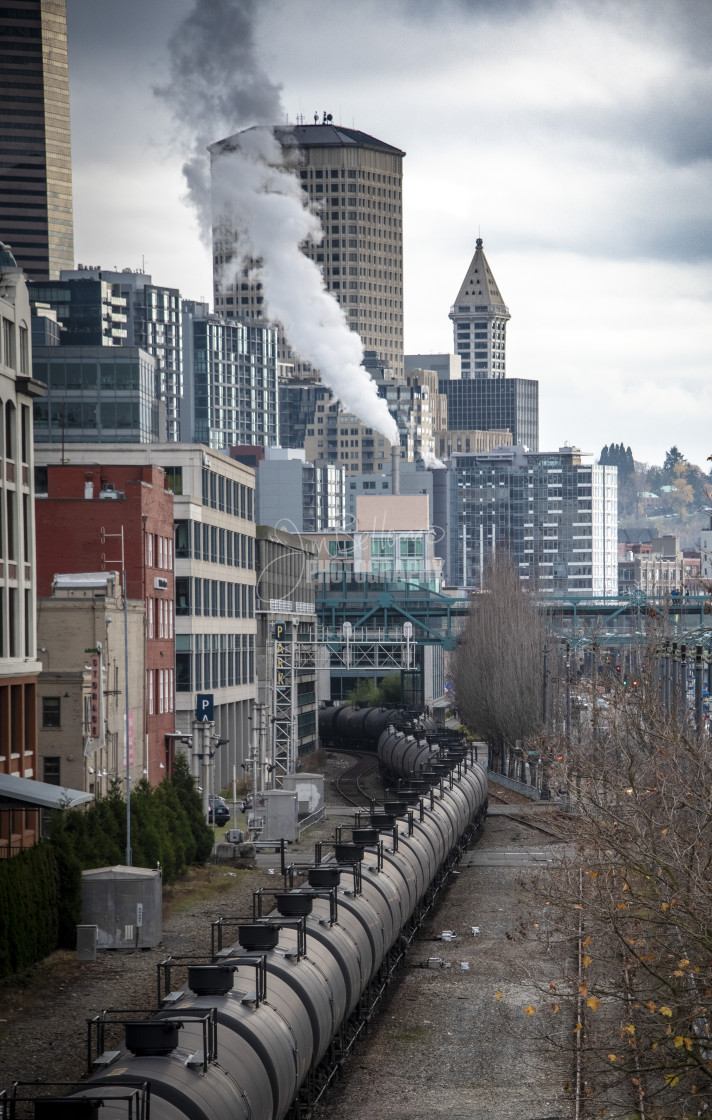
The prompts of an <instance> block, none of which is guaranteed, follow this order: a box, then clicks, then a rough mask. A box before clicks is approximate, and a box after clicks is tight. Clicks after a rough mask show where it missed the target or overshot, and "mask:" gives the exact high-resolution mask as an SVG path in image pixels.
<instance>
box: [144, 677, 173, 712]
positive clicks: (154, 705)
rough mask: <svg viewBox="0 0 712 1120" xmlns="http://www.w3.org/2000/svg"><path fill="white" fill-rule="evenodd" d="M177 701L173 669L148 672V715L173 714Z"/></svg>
mask: <svg viewBox="0 0 712 1120" xmlns="http://www.w3.org/2000/svg"><path fill="white" fill-rule="evenodd" d="M174 700H175V686H174V676H173V670H172V669H147V670H146V703H147V704H148V714H149V716H153V715H159V716H160V715H163V714H164V712H172V711H173V708H174Z"/></svg>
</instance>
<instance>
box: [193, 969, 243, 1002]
mask: <svg viewBox="0 0 712 1120" xmlns="http://www.w3.org/2000/svg"><path fill="white" fill-rule="evenodd" d="M235 969H236V965H227V964H193V965H190V967H189V968H188V987H189V988H190V990H191V992H195V994H196V996H224V995H225V994H226V992H229V991H231V990H232V986H233V984H234V981H235V975H234V974H235Z"/></svg>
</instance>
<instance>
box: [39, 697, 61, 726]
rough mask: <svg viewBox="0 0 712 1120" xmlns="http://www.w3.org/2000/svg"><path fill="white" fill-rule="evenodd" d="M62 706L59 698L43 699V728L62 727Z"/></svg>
mask: <svg viewBox="0 0 712 1120" xmlns="http://www.w3.org/2000/svg"><path fill="white" fill-rule="evenodd" d="M61 704H62V701H61V700H60V698H59V696H43V697H42V726H43V727H47V728H52V727H61V726H62V723H61Z"/></svg>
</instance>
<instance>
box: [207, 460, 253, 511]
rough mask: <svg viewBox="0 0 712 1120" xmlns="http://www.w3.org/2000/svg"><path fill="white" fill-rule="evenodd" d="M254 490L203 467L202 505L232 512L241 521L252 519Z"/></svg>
mask: <svg viewBox="0 0 712 1120" xmlns="http://www.w3.org/2000/svg"><path fill="white" fill-rule="evenodd" d="M253 503H254V491H253V490H252V489H251V488H250V487H249V486H244V485H243V484H242V483H241V482H234V481H233V480H232V479H231V478H225V476H224V475H221V474H220V475H219V474H216V473H215V471H211V470H210V469H209V467H203V505H204V506H209V507H210V509H219V510H221V511H222V512H223V513H232V514H234V516H235V517H241V518H242V519H243V521H253V520H254V515H253Z"/></svg>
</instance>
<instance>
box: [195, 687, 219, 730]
mask: <svg viewBox="0 0 712 1120" xmlns="http://www.w3.org/2000/svg"><path fill="white" fill-rule="evenodd" d="M195 718H196V719H197V720H200V722H201V723H212V722H213V720H214V719H215V705H214V693H212V692H199V693H198V697H197V702H196V706H195Z"/></svg>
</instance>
